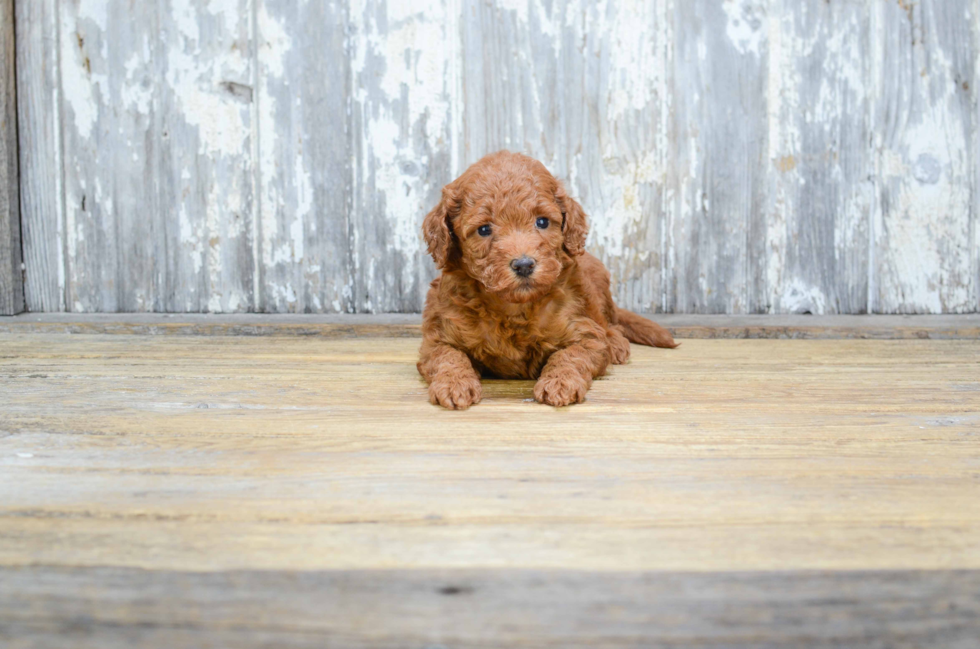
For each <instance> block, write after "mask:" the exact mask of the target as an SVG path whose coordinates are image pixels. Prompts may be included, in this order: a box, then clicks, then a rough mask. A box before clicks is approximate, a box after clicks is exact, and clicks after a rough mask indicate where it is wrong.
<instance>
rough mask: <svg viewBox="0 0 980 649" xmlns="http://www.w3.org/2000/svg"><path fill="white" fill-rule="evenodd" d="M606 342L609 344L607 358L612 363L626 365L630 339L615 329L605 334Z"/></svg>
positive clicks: (628, 357)
mask: <svg viewBox="0 0 980 649" xmlns="http://www.w3.org/2000/svg"><path fill="white" fill-rule="evenodd" d="M606 342H607V343H608V345H609V360H611V361H612V364H613V365H626V363H627V362H628V361H629V359H630V341H628V340H627V339H626V336H624V335H623V334H621V333H619V332H618V331H616V330H615V329H612V330H610V331H609V333H608V334H607V335H606Z"/></svg>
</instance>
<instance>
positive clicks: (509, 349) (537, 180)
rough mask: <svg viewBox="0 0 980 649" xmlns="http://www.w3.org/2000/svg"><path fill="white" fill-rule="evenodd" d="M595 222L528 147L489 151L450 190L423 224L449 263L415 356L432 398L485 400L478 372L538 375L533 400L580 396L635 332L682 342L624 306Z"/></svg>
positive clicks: (452, 403)
mask: <svg viewBox="0 0 980 649" xmlns="http://www.w3.org/2000/svg"><path fill="white" fill-rule="evenodd" d="M588 230H589V226H588V223H587V221H586V216H585V213H584V212H583V211H582V207H581V206H580V205H579V204H578V203H576V202H575V201H574V200H572V199H571V198H569V196H568V195H567V194H566V193H565V190H564V188H563V187H562V185H561V183H560V182H558V181H557V180H556V179H555V177H554V176H552V175H551V174H550V173H549V172H548V170H547V169H545V167H544V165H542V164H541V163H540V162H538V161H537V160H534V159H532V158H529V157H527V156H525V155H520V154H515V153H510V152H507V151H501V152H499V153H495V154H492V155H489V156H487V157H485V158H483V159H482V160H480V161H479V162H477V163H476V164H474V165H473V166H472V167H470V168H469V169H467V170H466V172H465V173H464V174H463V175H462V176H460V177H459V178H458V179H456V180H455V181H454V182H452V183H450V184H449V185H447V186H446V187H445V188H443V190H442V201H441V202H440V203H439V205H438V206H437V207H436V208H435V209H434V210H432V212H430V213H429V214H428V215H427V216H426V217H425V221H424V223H423V225H422V231H423V234H424V236H425V241H426V243H427V244H428V247H429V252H430V253H431V254H432V257H433V259H435V262H436V265H438V266H439V268H440V269H442V276H441V277H439V278H438V279H436V280H435V281H434V282H432V288H431V289H430V290H429V294H428V297H427V298H426V303H425V314H424V316H423V324H422V331H423V342H422V349H421V359H420V360H419V363H418V370H419V373H420V374H421V375H422V376H423V377H424V378H425V380H426V381H428V383H429V400H430V401H431V402H432V403H434V404H438V405H442V406H445V407H446V408H452V409H457V410H463V409H466V408H468V407H470V406H471V405H473V404H475V403H479V401H480V398H481V387H480V376H481V375H483V376H488V377H490V376H492V377H497V378H504V379H537V384H536V385H535V386H534V398H535V399H536V400H537V401H539V402H541V403H546V404H549V405H552V406H567V405H569V404H573V403H581V402H583V401H584V400H585V395H586V393H587V392H588V390H589V388H590V387H591V386H592V380H593V379H594V378H596V377H599V376H602V375H603V374H604V373H605V371H606V368H607V367H608V365H609V363H614V364H617V365H619V364H623V363H625V362H626V361H627V360H629V355H630V345H629V341H632V342H634V343H638V344H641V345H650V346H655V347H670V348H673V347H676V346H677V345H676V344H675V343H674V339H673V338H672V337H671V335H670V333H669V332H668V331H667V330H666V329H664V328H663V327H660V326H659V325H657V324H655V323H653V322H651V321H649V320H646V319H645V318H641V317H640V316H638V315H636V314H633V313H630V312H629V311H626V310H624V309H620V308H617V307H616V305H615V303H613V299H612V294H611V293H610V291H609V272H608V271H607V270H606V268H605V267H604V266H603V265H602V262H600V261H599V260H598V259H596V258H595V257H593V256H592V255H590V254H589V253H587V252H585V238H586V235H587V234H588Z"/></svg>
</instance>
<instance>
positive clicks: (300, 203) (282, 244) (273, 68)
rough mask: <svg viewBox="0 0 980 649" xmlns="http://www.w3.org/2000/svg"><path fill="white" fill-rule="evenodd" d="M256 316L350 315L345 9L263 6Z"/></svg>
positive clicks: (321, 5) (333, 5)
mask: <svg viewBox="0 0 980 649" xmlns="http://www.w3.org/2000/svg"><path fill="white" fill-rule="evenodd" d="M257 6H258V8H257V11H256V19H257V21H256V30H257V39H258V71H257V78H258V87H257V93H258V95H257V102H258V114H259V119H258V122H257V126H258V128H257V129H256V130H255V131H254V133H255V135H254V137H255V138H256V140H257V141H256V150H257V151H259V165H260V167H261V168H260V170H259V177H260V184H259V191H260V194H261V204H260V205H259V220H260V223H261V225H260V228H259V229H260V232H261V236H260V237H259V239H260V240H259V241H258V242H257V260H256V264H255V266H254V268H255V269H256V272H257V273H258V274H259V277H258V278H256V281H257V282H258V285H259V286H260V287H261V290H260V291H259V293H258V296H257V302H256V304H255V310H256V311H264V312H270V313H304V312H307V313H309V312H313V313H323V312H329V313H345V312H351V311H353V310H354V296H353V284H352V282H353V278H352V272H353V270H352V263H353V262H352V258H351V251H350V244H351V240H352V239H351V230H350V200H351V191H352V190H351V180H352V173H353V169H352V163H351V149H352V145H351V134H350V132H349V129H348V128H347V126H346V123H347V114H348V110H349V108H350V65H349V62H347V60H346V59H347V48H348V44H347V41H346V38H347V31H348V29H349V21H348V8H347V6H346V3H342V2H315V3H302V4H296V3H287V4H283V3H281V2H268V1H266V0H259V2H258V3H257Z"/></svg>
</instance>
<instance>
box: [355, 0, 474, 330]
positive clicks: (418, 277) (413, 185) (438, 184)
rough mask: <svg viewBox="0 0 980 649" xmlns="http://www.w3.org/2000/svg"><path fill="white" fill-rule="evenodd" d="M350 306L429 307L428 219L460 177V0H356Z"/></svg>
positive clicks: (369, 308) (385, 309)
mask: <svg viewBox="0 0 980 649" xmlns="http://www.w3.org/2000/svg"><path fill="white" fill-rule="evenodd" d="M349 11H350V31H351V34H350V39H351V46H350V56H351V65H352V70H351V74H352V80H351V84H352V85H351V90H352V97H351V113H350V124H349V128H350V132H351V137H352V146H353V158H354V168H353V172H354V173H353V181H352V182H353V187H352V188H351V191H352V206H351V211H350V232H351V255H352V261H353V275H354V296H353V308H354V310H355V311H357V312H368V313H384V312H391V311H396V312H417V311H421V310H422V306H423V304H424V301H425V293H426V292H427V291H428V287H429V282H430V281H431V279H432V277H433V276H434V268H433V266H432V262H431V260H430V259H429V257H428V254H427V252H426V250H425V246H424V244H423V243H422V238H421V227H422V219H423V218H424V217H425V214H426V213H427V212H428V211H429V210H431V209H432V207H434V206H435V205H436V203H437V202H438V201H439V197H440V195H441V189H442V186H443V185H444V184H446V183H448V182H450V181H451V180H452V179H453V178H454V177H455V175H456V174H457V171H458V169H457V168H456V164H455V161H456V154H455V153H454V151H455V147H457V146H458V145H459V144H458V135H457V133H458V129H459V126H458V118H457V117H456V116H455V113H454V110H456V108H457V103H458V102H459V101H461V98H460V96H459V91H458V90H457V82H456V75H457V74H458V72H457V71H456V66H457V65H458V64H459V61H458V56H459V54H458V53H459V44H458V43H459V30H458V28H457V27H456V25H457V20H456V18H457V11H458V9H457V8H456V5H455V2H454V1H453V0H440V1H439V2H436V3H432V2H427V1H425V0H411V1H406V0H356V1H352V2H351V3H350V10H349Z"/></svg>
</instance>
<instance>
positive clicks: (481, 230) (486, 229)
mask: <svg viewBox="0 0 980 649" xmlns="http://www.w3.org/2000/svg"><path fill="white" fill-rule="evenodd" d="M476 232H477V234H479V235H480V236H481V237H489V236H490V233H491V232H493V228H491V227H490V226H489V225H481V226H480V227H478V228H477V229H476Z"/></svg>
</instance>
